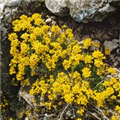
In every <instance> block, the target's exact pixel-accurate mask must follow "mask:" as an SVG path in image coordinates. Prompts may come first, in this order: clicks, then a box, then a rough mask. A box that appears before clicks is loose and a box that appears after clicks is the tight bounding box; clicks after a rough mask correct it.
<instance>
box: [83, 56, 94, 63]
mask: <svg viewBox="0 0 120 120" xmlns="http://www.w3.org/2000/svg"><path fill="white" fill-rule="evenodd" d="M92 59H93V57H92V56H90V55H86V56H85V57H84V61H85V64H87V63H92Z"/></svg>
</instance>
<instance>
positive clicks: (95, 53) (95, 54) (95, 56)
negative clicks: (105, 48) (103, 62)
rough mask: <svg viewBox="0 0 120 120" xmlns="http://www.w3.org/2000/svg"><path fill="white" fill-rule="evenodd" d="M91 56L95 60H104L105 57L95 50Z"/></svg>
mask: <svg viewBox="0 0 120 120" xmlns="http://www.w3.org/2000/svg"><path fill="white" fill-rule="evenodd" d="M92 56H93V57H94V58H96V59H105V56H104V55H103V54H102V52H101V51H99V50H96V51H94V52H93V53H92Z"/></svg>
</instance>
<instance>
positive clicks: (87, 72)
mask: <svg viewBox="0 0 120 120" xmlns="http://www.w3.org/2000/svg"><path fill="white" fill-rule="evenodd" d="M82 72H83V76H84V77H85V78H88V77H90V76H91V70H90V68H87V67H85V68H83V69H82Z"/></svg>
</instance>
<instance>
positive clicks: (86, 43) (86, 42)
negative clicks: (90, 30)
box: [83, 38, 92, 49]
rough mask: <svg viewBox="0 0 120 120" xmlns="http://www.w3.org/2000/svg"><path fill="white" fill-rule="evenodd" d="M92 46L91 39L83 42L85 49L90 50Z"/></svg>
mask: <svg viewBox="0 0 120 120" xmlns="http://www.w3.org/2000/svg"><path fill="white" fill-rule="evenodd" d="M91 44H92V40H91V39H90V38H86V39H85V40H84V41H83V46H84V47H85V49H88V48H89V47H90V46H91Z"/></svg>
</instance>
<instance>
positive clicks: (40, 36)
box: [8, 13, 120, 119]
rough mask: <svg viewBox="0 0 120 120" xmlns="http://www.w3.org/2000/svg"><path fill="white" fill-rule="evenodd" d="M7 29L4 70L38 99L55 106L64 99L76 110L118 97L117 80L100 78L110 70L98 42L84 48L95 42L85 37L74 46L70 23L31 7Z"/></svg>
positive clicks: (118, 85) (75, 41)
mask: <svg viewBox="0 0 120 120" xmlns="http://www.w3.org/2000/svg"><path fill="white" fill-rule="evenodd" d="M13 30H14V32H13V33H11V34H9V36H8V39H9V40H10V41H11V49H10V54H11V55H12V57H13V58H12V59H11V62H10V64H9V65H10V74H11V75H15V78H14V79H15V80H16V81H19V82H20V83H21V85H31V86H30V87H31V89H30V94H32V95H35V96H36V95H40V96H41V97H43V98H44V100H42V101H41V100H40V105H43V104H45V105H46V106H47V107H48V109H52V108H54V109H56V108H57V107H59V106H62V105H63V104H64V103H67V104H73V105H75V106H76V107H77V114H78V116H82V115H84V111H85V109H87V106H89V105H90V104H91V102H93V103H94V104H96V105H97V106H99V107H104V106H107V105H108V106H107V107H109V103H112V102H113V101H115V100H117V99H119V98H120V92H119V91H120V83H119V80H117V79H115V78H111V80H110V81H107V80H104V77H105V76H107V75H108V74H114V73H115V71H114V69H113V68H111V67H110V68H107V66H106V64H105V63H104V60H105V59H106V58H105V56H104V54H103V53H102V52H101V51H100V50H99V47H100V46H99V45H96V47H97V49H96V50H95V51H92V52H90V51H88V48H89V47H90V46H91V45H94V46H95V43H94V42H92V40H91V39H90V38H87V39H85V41H84V42H83V46H80V45H78V43H77V40H74V37H73V33H72V30H71V29H67V27H66V26H65V25H64V26H63V27H62V29H61V28H60V27H59V26H57V25H53V26H49V25H47V24H45V22H44V20H43V19H42V18H41V15H40V14H37V13H35V14H33V15H32V16H31V17H27V16H25V15H22V16H21V17H20V19H17V20H15V21H13ZM18 33H19V34H18ZM105 71H107V72H105ZM116 103H117V102H116ZM115 106H116V111H118V112H119V107H118V106H117V104H116V105H115ZM115 106H114V107H115ZM26 114H28V113H26ZM78 119H81V118H78Z"/></svg>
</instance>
